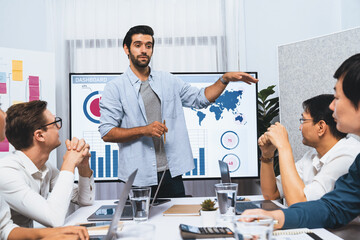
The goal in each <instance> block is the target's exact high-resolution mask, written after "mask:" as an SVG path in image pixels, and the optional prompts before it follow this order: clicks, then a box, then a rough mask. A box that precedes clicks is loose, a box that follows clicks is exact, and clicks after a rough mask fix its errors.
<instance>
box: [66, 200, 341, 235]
mask: <svg viewBox="0 0 360 240" xmlns="http://www.w3.org/2000/svg"><path fill="white" fill-rule="evenodd" d="M245 197H246V198H248V199H250V200H253V201H256V200H263V197H262V196H260V195H256V196H245ZM209 198H210V199H214V197H190V198H172V199H171V201H170V202H166V203H164V204H161V205H158V206H153V207H152V208H151V211H150V216H149V220H148V221H147V222H148V223H150V224H153V225H155V237H154V239H156V240H165V239H166V240H168V239H171V240H178V239H179V240H180V239H182V238H181V235H180V230H179V225H180V224H181V223H182V224H187V225H193V226H198V227H202V220H201V217H200V216H180V215H179V216H164V215H163V212H164V211H166V210H167V209H169V208H170V207H171V206H173V205H174V204H200V203H201V202H202V201H203V200H205V199H209ZM114 202H115V200H101V201H95V203H94V204H93V205H92V206H86V207H81V208H79V209H77V210H76V211H75V212H74V213H72V214H71V215H69V216H68V217H67V218H66V221H65V225H67V226H69V225H77V224H79V223H86V222H88V221H87V217H89V216H90V215H91V214H92V213H94V212H95V211H96V210H97V209H98V208H99V207H101V206H102V205H112V204H114ZM274 203H275V204H278V205H279V206H281V204H280V203H278V202H276V201H274ZM124 222H125V224H135V223H133V221H124ZM140 224H141V223H140ZM229 225H231V224H229ZM312 231H313V232H314V233H316V234H317V235H318V236H319V237H321V238H322V239H326V240H338V239H342V238H339V237H337V236H336V235H334V234H332V233H331V232H329V231H327V230H325V229H312ZM302 235H304V234H302ZM302 235H301V236H302ZM301 236H300V235H293V236H290V235H283V236H277V237H274V239H276V240H282V239H284V240H285V239H286V240H291V239H305V238H304V236H303V237H301ZM299 237H300V238H299ZM217 239H219V238H217ZM223 239H233V238H223ZM307 239H312V238H307Z"/></svg>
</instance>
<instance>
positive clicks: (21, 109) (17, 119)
mask: <svg viewBox="0 0 360 240" xmlns="http://www.w3.org/2000/svg"><path fill="white" fill-rule="evenodd" d="M46 106H47V102H45V101H41V100H36V101H31V102H26V103H19V104H15V105H12V106H11V107H10V108H9V109H8V110H7V111H6V127H5V129H6V130H5V134H6V138H7V139H8V140H9V142H10V143H11V144H12V145H13V146H14V148H15V149H16V150H23V149H27V148H29V147H31V146H32V145H33V136H34V132H35V130H37V129H39V128H41V126H43V125H45V124H46V119H45V116H44V112H45V110H46ZM45 129H46V128H45Z"/></svg>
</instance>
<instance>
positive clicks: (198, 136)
mask: <svg viewBox="0 0 360 240" xmlns="http://www.w3.org/2000/svg"><path fill="white" fill-rule="evenodd" d="M188 131H189V138H190V145H191V146H192V152H193V157H194V165H195V168H194V169H193V170H191V171H189V172H187V173H185V177H186V176H205V175H206V170H205V168H206V167H205V155H206V154H207V151H206V150H207V138H208V137H207V129H189V130H188Z"/></svg>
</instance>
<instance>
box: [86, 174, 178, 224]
mask: <svg viewBox="0 0 360 240" xmlns="http://www.w3.org/2000/svg"><path fill="white" fill-rule="evenodd" d="M164 174H165V172H164V173H163V174H162V176H161V179H160V181H159V184H158V186H157V188H156V191H155V194H154V197H153V198H151V199H150V203H151V204H150V208H149V210H150V209H151V208H152V207H153V206H158V205H160V204H163V203H166V202H169V201H171V199H168V198H163V199H158V198H157V194H158V192H159V189H160V186H161V183H162V181H163V179H164ZM118 202H119V201H115V204H117V203H118ZM115 208H116V205H103V206H101V207H100V208H99V209H97V210H96V211H95V212H94V213H93V214H91V215H90V216H89V217H88V218H87V220H88V221H111V220H112V218H113V215H114V213H115ZM132 219H133V210H132V206H131V202H130V200H127V201H126V203H125V207H124V210H123V212H122V215H121V218H120V220H132Z"/></svg>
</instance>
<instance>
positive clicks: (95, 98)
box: [83, 91, 101, 124]
mask: <svg viewBox="0 0 360 240" xmlns="http://www.w3.org/2000/svg"><path fill="white" fill-rule="evenodd" d="M100 99H101V94H100V92H99V91H94V92H92V93H90V94H89V95H88V96H87V97H86V98H85V101H84V104H83V111H84V114H85V117H86V118H87V119H88V120H89V121H91V122H93V123H97V124H99V123H100V107H99V103H100Z"/></svg>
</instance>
